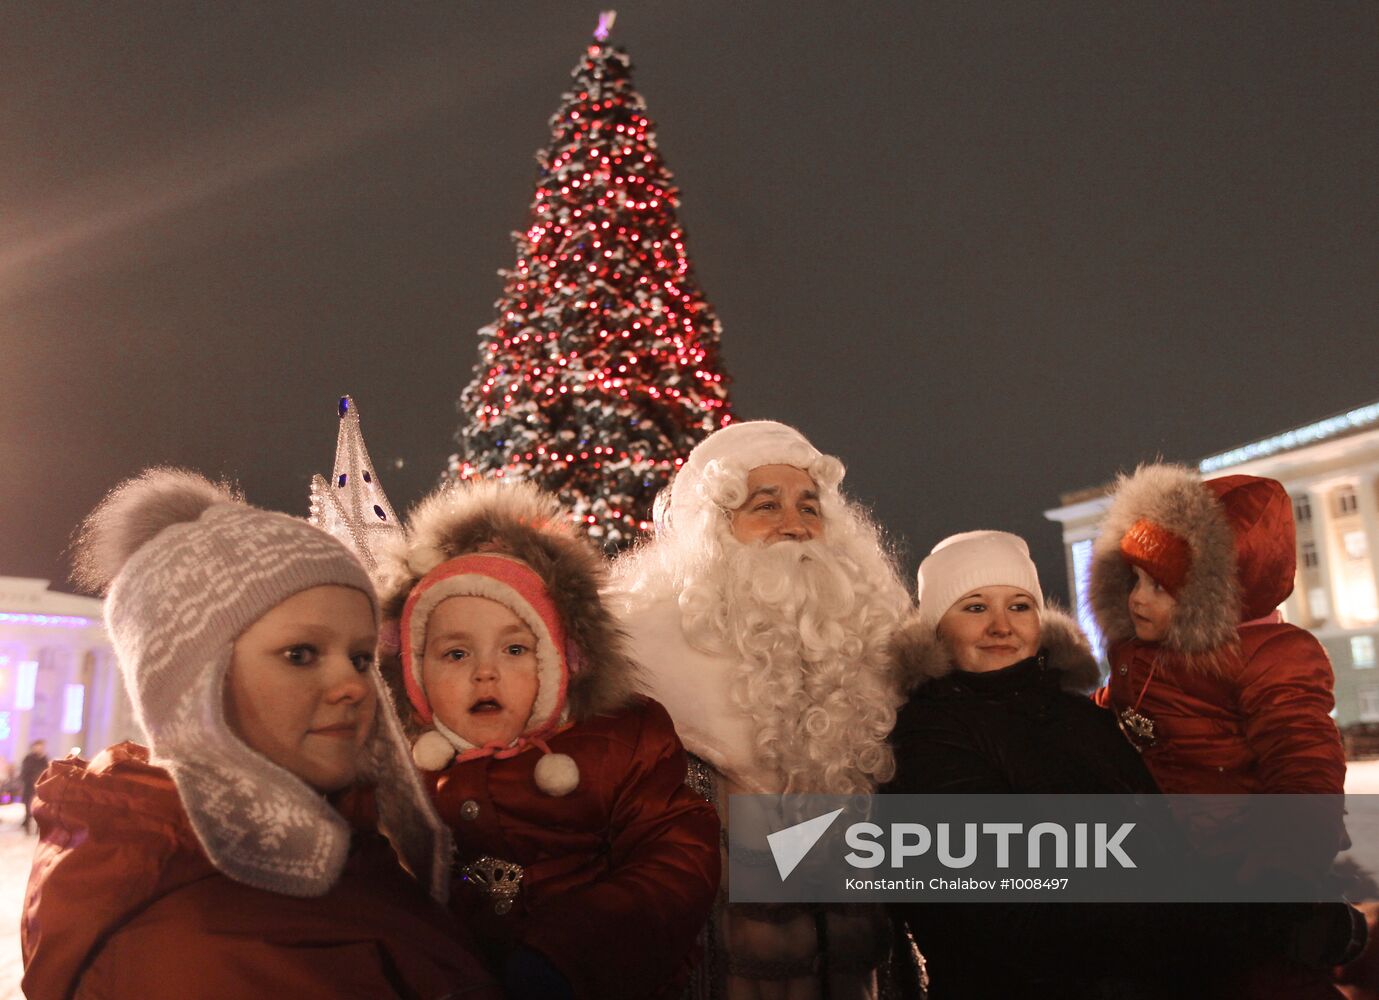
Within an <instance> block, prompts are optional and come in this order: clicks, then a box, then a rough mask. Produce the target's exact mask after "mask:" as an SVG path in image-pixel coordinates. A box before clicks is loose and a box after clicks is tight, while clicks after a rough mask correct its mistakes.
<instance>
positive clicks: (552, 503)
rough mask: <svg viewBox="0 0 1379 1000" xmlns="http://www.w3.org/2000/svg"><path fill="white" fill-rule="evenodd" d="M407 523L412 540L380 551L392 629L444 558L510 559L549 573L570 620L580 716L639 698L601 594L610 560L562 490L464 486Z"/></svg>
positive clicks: (573, 701)
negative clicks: (577, 524)
mask: <svg viewBox="0 0 1379 1000" xmlns="http://www.w3.org/2000/svg"><path fill="white" fill-rule="evenodd" d="M406 529H407V530H406V537H405V538H403V539H395V540H390V542H389V543H388V544H387V545H386V546H384V547H382V551H380V552H379V553H378V569H377V572H376V577H377V580H376V582H377V584H378V591H379V597H380V599H381V601H382V605H383V618H384V621H385V623H386V624H385V634H386V632H388V631H392V630H395V628H396V625H397V623H398V621H399V620H400V619H401V616H402V609H403V606H404V605H405V604H406V602H407V597H408V595H409V594H410V593H411V591H412V588H413V587H415V586H416V585H417V583H418V582H419V581H420V580H421V579H422V577H424V576H425V575H426V574H427V573H429V572H430V571H431V570H432V569H434V568H435V567H437V566H439V565H440V564H441V563H443V562H445V561H447V560H450V559H454V558H455V557H457V556H461V555H467V554H472V553H485V552H486V553H494V554H501V555H505V556H509V557H511V558H513V559H517V560H520V561H521V562H522V563H525V564H526V565H527V566H529V567H530V568H531V569H532V570H533V571H535V573H536V574H537V575H538V576H539V577H540V578H541V580H542V582H543V583H544V584H545V587H546V590H547V592H548V593H549V595H550V598H551V600H552V602H553V603H554V604H555V608H556V611H557V613H558V614H559V617H560V619H561V621H562V622H563V623H564V627H565V631H566V638H567V640H568V646H569V647H572V648H571V649H570V653H571V654H572V656H573V657H574V659H575V660H576V661H577V662H578V669H572V670H571V677H570V681H569V689H568V692H567V699H568V705H569V710H570V718H571V719H572V720H574V721H576V722H580V721H583V720H585V719H588V718H590V717H592V716H595V715H605V714H608V713H610V712H615V711H617V710H619V709H621V708H624V707H625V706H627V705H628V704H630V703H631V701H632V700H633V698H634V694H633V691H634V684H635V679H636V673H637V667H636V664H635V662H634V661H633V660H632V659H631V657H630V656H629V655H628V653H627V650H626V641H627V640H626V637H625V636H624V635H623V633H622V630H621V629H620V628H619V627H618V625H617V622H616V621H615V620H614V618H613V616H612V615H611V614H610V613H609V611H608V608H607V607H606V606H605V605H604V602H603V599H602V597H601V596H600V591H601V589H602V588H603V587H604V586H605V585H606V582H607V567H606V565H605V563H604V561H603V558H602V556H600V555H599V554H598V552H596V551H595V549H594V547H593V546H592V545H591V544H590V543H589V542H588V541H586V540H585V539H583V538H581V537H580V536H579V535H578V534H577V533H576V530H575V528H574V525H573V524H572V523H571V522H570V519H569V518H568V517H567V516H566V514H565V513H564V511H563V510H561V508H560V504H559V502H558V501H557V500H556V499H555V497H553V496H551V495H550V494H547V493H543V492H542V491H541V490H539V489H537V488H536V487H535V486H534V485H532V484H531V483H526V482H515V481H514V482H504V481H501V480H487V481H481V482H480V481H471V482H465V483H455V484H452V485H447V486H443V487H441V488H440V489H438V490H436V491H435V492H434V493H432V494H431V495H430V496H428V497H426V498H425V499H423V500H422V501H421V502H420V503H419V504H417V506H416V507H415V508H413V510H412V511H411V513H410V514H409V515H408V518H407V525H406ZM384 653H385V672H386V673H387V674H388V676H389V679H390V681H392V682H393V683H394V684H395V686H396V690H397V691H398V693H399V703H400V704H407V699H406V695H405V692H404V691H403V678H402V676H401V663H400V661H399V659H398V656H397V651H396V650H395V649H385V650H384ZM571 666H572V668H573V667H574V666H575V665H574V664H573V663H572V664H571Z"/></svg>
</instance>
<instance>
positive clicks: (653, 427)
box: [449, 15, 732, 549]
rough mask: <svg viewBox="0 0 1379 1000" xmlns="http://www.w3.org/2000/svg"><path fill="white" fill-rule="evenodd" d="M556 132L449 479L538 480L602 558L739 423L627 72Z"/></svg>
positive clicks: (605, 62)
mask: <svg viewBox="0 0 1379 1000" xmlns="http://www.w3.org/2000/svg"><path fill="white" fill-rule="evenodd" d="M611 27H612V18H611V16H610V15H605V16H604V17H603V18H601V19H600V24H599V32H598V33H596V35H595V41H594V43H593V44H591V45H590V46H589V47H588V49H587V51H586V52H585V54H584V57H583V59H581V61H580V63H579V65H578V66H577V67H575V70H574V73H573V83H572V85H571V87H570V90H569V91H568V92H567V93H566V94H565V95H564V99H563V103H562V105H561V107H560V110H559V111H557V112H556V114H555V116H554V117H553V118H552V119H551V142H550V145H549V146H548V147H547V148H546V149H545V150H544V151H542V152H540V153H538V154H537V164H538V166H539V167H540V172H539V175H538V179H537V183H536V192H535V197H534V199H533V204H532V211H531V218H530V222H529V224H528V226H527V228H526V230H525V231H524V232H521V233H514V234H513V239H514V242H515V243H516V245H517V260H516V263H515V265H514V266H513V267H512V268H511V269H510V270H506V271H503V272H500V273H501V274H502V275H503V277H504V279H505V287H504V290H503V297H502V298H501V299H499V300H498V302H497V303H496V304H495V308H496V310H497V317H496V319H495V321H494V322H493V323H491V324H489V325H488V326H485V327H484V328H483V329H481V330H480V331H479V339H480V345H479V362H478V364H477V365H476V366H475V376H474V380H473V381H472V382H470V384H469V385H468V386H467V387H466V388H465V390H464V392H463V394H462V395H461V397H460V411H461V413H463V414H464V415H465V418H466V422H465V423H464V425H463V426H462V427H461V429H460V432H459V434H458V435H457V439H458V441H459V443H460V452H459V454H457V455H453V456H451V459H450V468H449V475H451V476H454V477H456V478H459V479H469V478H473V477H476V476H499V477H514V478H524V479H533V480H535V481H537V482H538V483H539V484H540V485H541V486H542V487H543V488H545V489H548V490H550V491H551V492H553V493H556V494H557V495H559V497H560V498H561V500H562V501H563V502H564V504H565V506H566V507H567V509H569V510H570V511H571V512H572V516H574V517H575V518H576V520H577V521H578V522H579V523H581V524H582V525H584V527H585V528H586V529H587V531H588V533H589V535H590V536H591V537H592V538H594V539H595V540H596V541H598V542H600V543H602V544H603V545H605V546H606V547H608V548H610V549H616V548H621V547H623V546H625V545H627V544H629V543H630V542H631V541H632V540H633V539H635V537H636V536H637V534H638V532H639V531H643V530H645V529H646V528H648V527H649V526H650V525H649V519H650V509H651V501H652V499H653V498H654V497H655V495H656V493H657V492H658V491H659V490H660V489H661V488H662V487H663V486H665V485H666V483H667V482H668V481H669V480H670V477H671V476H672V475H673V473H674V471H675V470H676V469H677V468H678V467H679V466H680V464H681V463H682V462H683V461H684V458H685V456H686V455H688V454H689V451H690V449H691V448H693V447H694V445H695V444H696V443H697V442H699V441H700V440H702V439H703V438H704V436H705V435H707V434H709V433H711V432H712V431H715V430H717V429H718V428H719V427H722V426H724V425H726V424H727V423H729V422H730V421H731V419H732V417H731V409H730V406H729V400H728V379H727V376H726V375H725V374H724V373H723V371H722V369H721V366H720V364H719V357H718V345H719V338H720V334H721V328H720V326H719V322H718V318H717V316H716V315H715V314H714V311H713V307H712V306H711V305H710V304H709V302H708V301H707V299H705V297H704V294H703V292H702V291H701V290H700V288H699V285H698V282H697V281H696V280H695V277H694V270H693V268H692V266H691V265H690V261H689V256H688V252H687V251H686V248H685V236H684V230H683V228H682V227H681V226H680V223H679V221H678V219H677V215H676V212H677V209H678V207H679V193H678V191H677V189H676V188H675V186H674V182H673V180H672V178H671V174H670V171H669V170H668V169H667V168H666V166H665V164H664V162H663V161H662V160H661V157H660V154H659V152H658V150H657V148H656V140H655V133H654V128H653V125H652V122H651V119H650V118H648V117H647V114H646V105H645V103H644V102H643V100H642V98H641V96H640V95H639V94H638V93H637V91H636V90H635V89H634V87H633V85H632V76H631V63H630V61H629V59H628V57H627V54H626V52H625V51H623V50H622V49H621V48H620V47H613V46H609V45H607V44H606V40H607V32H608V30H609V29H610V28H611Z"/></svg>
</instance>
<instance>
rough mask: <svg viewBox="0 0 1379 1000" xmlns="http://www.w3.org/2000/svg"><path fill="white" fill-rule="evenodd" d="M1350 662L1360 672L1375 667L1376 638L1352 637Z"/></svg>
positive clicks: (1370, 636)
mask: <svg viewBox="0 0 1379 1000" xmlns="http://www.w3.org/2000/svg"><path fill="white" fill-rule="evenodd" d="M1350 662H1351V664H1353V665H1354V666H1355V668H1356V669H1358V670H1365V669H1368V668H1371V667H1373V666H1374V636H1372V635H1352V636H1351V637H1350Z"/></svg>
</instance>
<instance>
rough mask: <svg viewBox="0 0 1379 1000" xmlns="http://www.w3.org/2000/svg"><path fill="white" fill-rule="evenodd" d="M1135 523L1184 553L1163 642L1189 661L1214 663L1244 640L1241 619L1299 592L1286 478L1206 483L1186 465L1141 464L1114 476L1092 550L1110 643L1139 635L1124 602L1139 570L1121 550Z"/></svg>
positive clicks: (1096, 607) (1097, 597)
mask: <svg viewBox="0 0 1379 1000" xmlns="http://www.w3.org/2000/svg"><path fill="white" fill-rule="evenodd" d="M1132 531H1134V532H1135V533H1136V534H1137V535H1143V534H1145V533H1148V534H1149V535H1150V536H1152V538H1153V539H1154V540H1157V542H1158V543H1159V544H1160V545H1161V546H1163V545H1166V546H1167V547H1169V548H1173V549H1177V550H1179V551H1180V553H1181V555H1180V558H1181V560H1182V563H1183V567H1184V569H1183V573H1182V578H1181V581H1174V584H1175V585H1174V586H1172V587H1170V590H1173V591H1176V592H1175V593H1174V596H1175V598H1176V600H1177V605H1176V606H1175V608H1174V610H1173V618H1172V621H1171V623H1170V625H1169V630H1168V634H1167V635H1166V636H1165V637H1164V639H1163V642H1162V645H1163V646H1164V647H1165V648H1167V649H1169V650H1172V651H1173V652H1176V653H1179V654H1181V655H1182V656H1183V657H1184V659H1185V660H1186V661H1187V662H1188V663H1189V664H1191V665H1194V666H1200V667H1204V668H1207V669H1212V668H1214V667H1218V666H1219V665H1220V664H1221V662H1222V659H1223V658H1229V657H1230V656H1232V654H1233V652H1234V651H1235V650H1236V649H1237V648H1238V646H1239V633H1238V632H1237V629H1238V627H1239V626H1240V624H1241V623H1243V622H1247V621H1252V620H1254V619H1257V618H1261V617H1263V616H1265V615H1268V614H1270V613H1271V612H1272V611H1274V610H1275V609H1276V608H1277V607H1278V606H1279V605H1280V604H1282V603H1283V601H1284V600H1286V599H1287V597H1288V595H1289V594H1291V593H1292V592H1293V582H1294V576H1295V574H1296V571H1297V552H1296V541H1295V537H1296V536H1295V529H1294V526H1293V504H1292V499H1291V498H1290V497H1289V496H1288V493H1287V491H1286V490H1284V488H1283V486H1282V484H1281V483H1279V482H1277V481H1276V480H1273V479H1264V478H1260V477H1258V476H1224V477H1222V478H1219V479H1212V480H1208V481H1206V482H1203V481H1202V479H1201V477H1200V476H1199V475H1198V474H1197V473H1196V472H1195V471H1194V470H1192V469H1189V468H1187V467H1185V466H1181V465H1142V466H1140V467H1139V468H1138V469H1136V470H1135V473H1134V474H1133V475H1131V476H1122V477H1121V478H1120V480H1119V481H1118V482H1117V484H1116V491H1115V499H1114V500H1113V501H1112V503H1111V507H1110V509H1109V510H1108V511H1107V513H1106V517H1105V519H1104V520H1103V521H1102V524H1101V531H1100V534H1098V536H1097V539H1096V544H1095V546H1094V548H1093V552H1092V571H1091V586H1090V597H1091V605H1092V610H1093V612H1094V613H1095V615H1096V618H1097V623H1098V625H1100V626H1101V630H1102V633H1103V634H1104V635H1105V636H1106V642H1107V646H1108V648H1109V647H1111V646H1114V645H1116V644H1117V643H1120V642H1125V641H1128V640H1130V639H1133V638H1134V637H1135V626H1134V622H1133V620H1132V619H1131V617H1130V610H1129V607H1128V603H1129V598H1130V591H1131V589H1132V588H1133V586H1134V580H1135V576H1134V570H1133V568H1132V564H1131V561H1130V560H1129V558H1128V557H1127V555H1126V553H1125V552H1124V551H1123V548H1124V546H1125V545H1126V544H1127V543H1126V541H1125V540H1126V536H1127V533H1130V532H1132ZM1151 544H1153V543H1152V542H1151ZM1151 575H1152V574H1151ZM1160 583H1165V581H1163V580H1160Z"/></svg>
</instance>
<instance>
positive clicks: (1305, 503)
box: [1293, 496, 1312, 524]
mask: <svg viewBox="0 0 1379 1000" xmlns="http://www.w3.org/2000/svg"><path fill="white" fill-rule="evenodd" d="M1293 520H1295V521H1297V522H1298V524H1311V523H1312V500H1311V498H1310V497H1306V496H1301V497H1294V498H1293Z"/></svg>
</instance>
